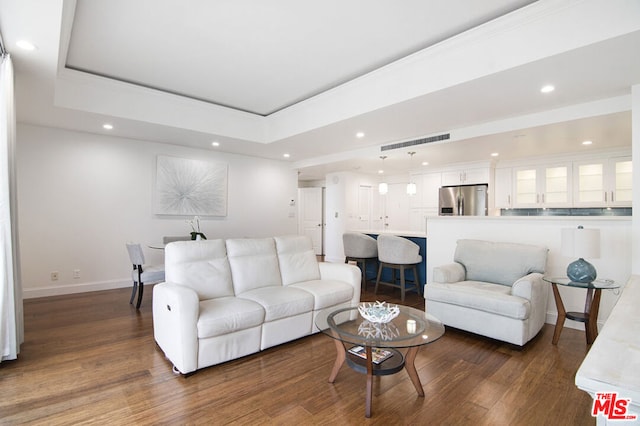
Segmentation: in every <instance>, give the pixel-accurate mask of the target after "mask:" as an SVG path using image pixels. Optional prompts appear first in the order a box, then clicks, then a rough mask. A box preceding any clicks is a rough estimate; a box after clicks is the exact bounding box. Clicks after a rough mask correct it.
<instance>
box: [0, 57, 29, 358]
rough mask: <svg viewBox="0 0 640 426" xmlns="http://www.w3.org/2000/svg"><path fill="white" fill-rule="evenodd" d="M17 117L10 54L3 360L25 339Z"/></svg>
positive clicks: (1, 261)
mask: <svg viewBox="0 0 640 426" xmlns="http://www.w3.org/2000/svg"><path fill="white" fill-rule="evenodd" d="M15 128H16V116H15V102H14V97H13V65H12V63H11V57H10V56H9V55H8V54H6V55H4V56H2V64H1V65H0V355H2V356H1V357H0V361H3V360H10V359H16V358H17V357H18V353H19V352H20V344H21V343H22V342H23V341H24V324H23V314H22V287H21V285H20V268H19V260H18V237H17V236H18V220H17V201H16V179H15V178H16V175H15V148H16V137H15Z"/></svg>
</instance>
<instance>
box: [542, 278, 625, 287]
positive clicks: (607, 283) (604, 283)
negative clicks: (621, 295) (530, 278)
mask: <svg viewBox="0 0 640 426" xmlns="http://www.w3.org/2000/svg"><path fill="white" fill-rule="evenodd" d="M542 279H543V280H544V281H546V282H548V283H552V284H558V285H564V286H567V287H579V288H594V289H603V290H604V289H607V288H619V287H620V284H616V283H615V281H613V280H606V279H601V280H595V281H592V282H590V283H577V282H575V281H571V280H570V279H569V278H567V277H542Z"/></svg>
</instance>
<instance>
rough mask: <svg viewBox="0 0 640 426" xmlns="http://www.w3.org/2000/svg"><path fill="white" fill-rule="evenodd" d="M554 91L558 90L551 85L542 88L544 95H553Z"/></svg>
mask: <svg viewBox="0 0 640 426" xmlns="http://www.w3.org/2000/svg"><path fill="white" fill-rule="evenodd" d="M554 90H556V88H555V87H553V86H552V85H550V84H547V85H546V86H542V88H541V89H540V91H541V92H542V93H551V92H553V91H554Z"/></svg>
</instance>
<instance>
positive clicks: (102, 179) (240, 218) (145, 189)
mask: <svg viewBox="0 0 640 426" xmlns="http://www.w3.org/2000/svg"><path fill="white" fill-rule="evenodd" d="M17 151H18V152H17V160H18V164H17V169H18V209H19V232H20V250H21V251H20V254H21V262H22V281H23V282H22V284H23V288H24V296H25V297H26V298H29V297H39V296H48V295H55V294H66V293H75V292H82V291H92V290H100V289H107V288H116V287H125V286H130V285H131V282H130V278H129V275H130V269H131V265H130V263H129V259H128V256H127V253H126V249H125V242H127V241H137V242H140V243H142V244H143V248H144V250H145V255H146V256H147V261H148V262H150V263H151V262H162V257H163V252H162V251H161V250H153V249H149V248H147V247H146V244H150V243H157V242H161V241H162V237H163V236H164V235H187V234H188V233H189V231H190V227H189V225H187V224H186V223H185V219H190V217H189V218H187V217H183V216H158V215H155V214H154V213H153V210H152V202H153V186H154V180H155V162H156V157H157V156H158V155H170V156H175V157H180V158H189V159H210V160H213V161H219V162H226V163H228V165H229V172H228V173H229V174H228V211H227V216H226V217H219V218H202V220H201V230H202V232H204V234H205V235H206V236H207V237H208V238H228V237H263V236H265V237H266V236H272V235H284V234H295V233H296V232H297V218H296V217H295V211H293V213H294V214H293V217H291V216H292V210H291V207H290V206H289V201H290V200H291V199H297V173H296V171H295V170H294V169H292V168H291V166H290V165H289V164H288V163H285V162H280V161H270V160H264V159H258V158H254V157H247V156H239V155H233V154H224V153H219V152H215V151H213V150H209V149H203V150H199V149H192V148H185V147H179V146H174V145H167V144H158V143H153V142H147V141H139V140H131V139H123V138H117V137H110V136H102V135H96V134H88V133H79V132H73V131H67V130H60V129H53V128H48V127H38V126H31V125H24V124H20V125H19V126H18V150H17ZM74 269H80V271H81V276H80V278H77V279H74V278H73V270H74ZM52 271H59V280H58V281H51V280H50V274H51V272H52Z"/></svg>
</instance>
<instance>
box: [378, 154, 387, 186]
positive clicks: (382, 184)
mask: <svg viewBox="0 0 640 426" xmlns="http://www.w3.org/2000/svg"><path fill="white" fill-rule="evenodd" d="M385 158H387V156H386V155H381V156H380V159H381V160H382V164H383V166H384V159H385ZM379 173H384V169H380V171H379ZM378 192H379V193H380V195H384V194H386V193H387V192H389V185H387V183H386V182H380V183H379V184H378Z"/></svg>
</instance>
